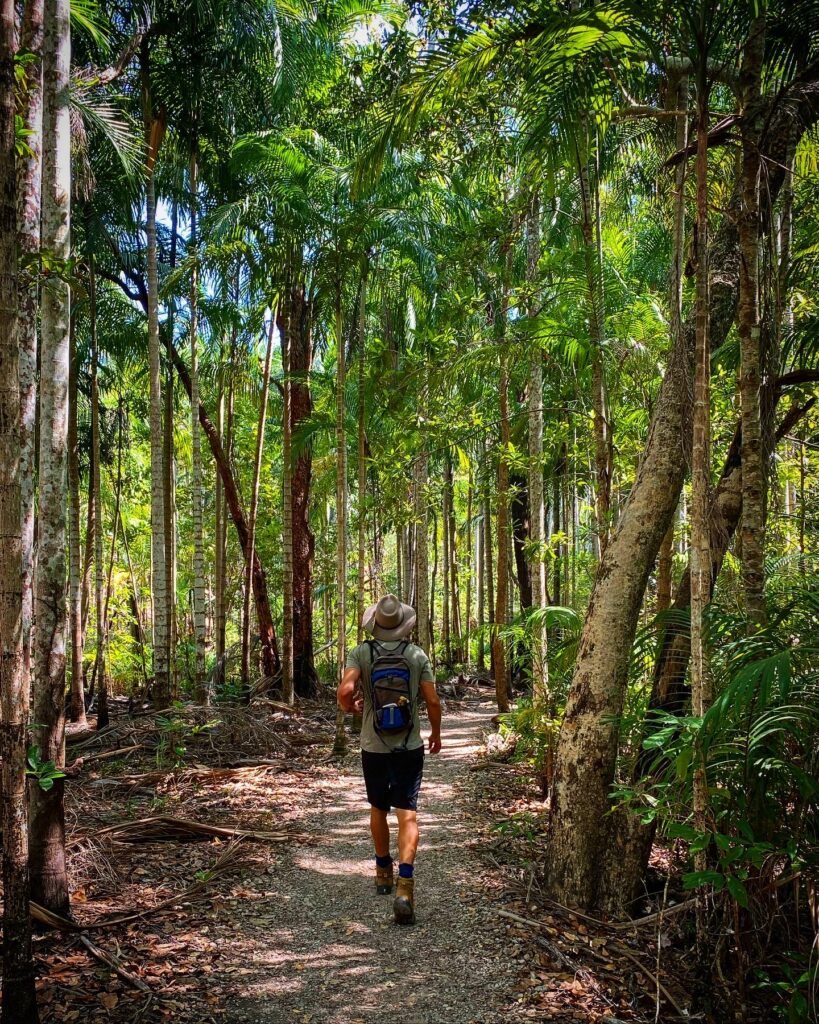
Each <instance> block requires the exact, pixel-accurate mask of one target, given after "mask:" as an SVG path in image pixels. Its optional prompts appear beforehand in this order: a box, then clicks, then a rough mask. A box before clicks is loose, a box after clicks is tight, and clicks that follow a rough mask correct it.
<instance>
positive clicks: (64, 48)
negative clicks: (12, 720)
mask: <svg viewBox="0 0 819 1024" xmlns="http://www.w3.org/2000/svg"><path fill="white" fill-rule="evenodd" d="M70 64H71V35H70V12H69V3H68V0H47V2H46V5H45V26H44V46H43V136H44V139H45V140H46V145H45V147H44V153H43V196H42V202H43V209H42V244H43V248H44V249H45V250H47V251H48V252H50V253H52V254H53V256H54V257H55V258H56V259H58V260H67V259H68V257H69V255H70V243H71V234H70V227H71V225H70V220H71V121H70V111H69V95H68V88H69V75H70ZM70 320H71V294H70V290H69V286H68V284H67V282H66V281H65V280H64V279H63V277H62V276H61V275H60V274H52V275H50V277H49V279H48V281H47V282H46V283H44V285H43V295H42V307H41V329H42V349H41V358H40V505H39V507H40V518H39V551H38V561H37V574H36V586H35V618H36V622H37V630H36V636H35V646H34V651H35V684H34V708H33V712H34V721H35V722H36V723H37V725H36V727H35V728H34V729H33V738H34V742H35V744H36V745H37V746H38V747H39V748H40V756H41V757H42V758H43V759H44V760H53V761H54V763H55V764H57V765H62V764H63V763H64V759H65V748H64V739H65V657H66V653H65V652H66V564H65V549H66V529H65V526H66V521H65V508H66V467H67V458H66V456H67V451H68V376H69V348H70V345H69V332H70ZM31 856H32V897H33V898H34V899H35V900H36V901H37V902H38V903H42V904H44V905H45V906H47V907H48V908H49V909H50V910H53V911H55V912H59V913H65V912H66V911H67V909H68V878H67V875H66V869H65V817H64V808H63V786H62V780H58V781H57V782H56V783H55V785H54V787H53V788H52V789H51V790H50V791H49V792H48V793H44V792H43V791H42V790H41V789H40V787H39V786H34V787H33V788H32V790H31Z"/></svg>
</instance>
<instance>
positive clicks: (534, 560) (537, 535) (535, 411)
mask: <svg viewBox="0 0 819 1024" xmlns="http://www.w3.org/2000/svg"><path fill="white" fill-rule="evenodd" d="M539 258H540V202H539V200H538V198H537V196H533V197H532V200H531V201H530V204H529V211H528V217H527V220H526V277H527V281H528V284H529V288H530V289H531V291H530V294H529V310H528V312H529V316H535V315H536V313H537V303H536V301H535V290H534V289H535V287H536V282H537V264H538V259H539ZM528 440H529V536H530V539H531V543H532V553H531V573H530V578H531V581H532V609H533V611H534V612H535V613H538V612H542V611H543V609H544V608H545V607H546V563H545V559H544V541H545V535H546V519H545V505H544V499H543V353H542V352H541V350H540V347H539V346H537V345H532V352H531V355H530V360H529V438H528ZM546 643H547V639H546V626H545V625H544V624H543V623H542V622H539V621H536V622H535V623H534V624H533V626H532V696H533V699H534V701H535V702H536V703H542V702H543V701H544V699H545V697H546V692H547V688H548V671H549V670H548V663H547V648H546Z"/></svg>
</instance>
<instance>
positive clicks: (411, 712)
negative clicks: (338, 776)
mask: <svg viewBox="0 0 819 1024" xmlns="http://www.w3.org/2000/svg"><path fill="white" fill-rule="evenodd" d="M363 625H364V629H365V630H366V631H367V632H368V633H369V634H370V635H371V636H372V640H367V641H365V643H363V644H359V645H358V647H356V648H354V649H353V650H352V651H350V653H349V654H348V655H347V665H346V668H345V670H344V675H343V676H342V679H341V683H340V684H339V687H338V694H337V696H338V703H339V705H340V706H341V707H342V708H343V709H344V710H345V711H358V712H363V721H362V724H361V764H362V767H363V769H364V783H365V785H366V787H367V800H368V801H369V803H370V831H371V832H372V837H373V843H374V845H375V884H376V891H377V892H378V893H380V894H382V895H386V894H389V893H391V892H392V889H393V883H394V881H395V879H394V873H393V859H392V857H391V855H390V826H389V821H388V818H387V816H388V814H389V812H390V808H393V807H394V808H395V813H396V816H397V818H398V884H397V886H396V890H395V900H394V902H393V913H394V915H395V920H396V921H397V922H398V924H413V923H414V921H415V898H414V887H415V879H414V877H413V871H414V865H415V854H416V851H417V849H418V820H417V814H416V807H417V802H418V792H419V790H420V788H421V777H422V775H423V771H424V741H423V740H422V739H421V719H420V715H419V713H418V705H419V703H420V698H423V699H424V701H425V703H426V705H427V713H428V714H429V724H430V726H431V731H430V734H429V752H430V754H437V753H438V751H439V750H440V749H441V702H440V700H439V699H438V691H437V690H436V689H435V677H434V676H433V674H432V666H431V665H430V663H429V658H428V657H427V654H426V652H425V651H423V650H421V648H420V647H418V646H416V645H415V644H412V643H410V642H409V640H407V639H406V638H407V637H408V636H409V634H410V632H411V630H412V627H413V626H414V625H415V609H414V608H412V607H411V606H410V605H408V604H404V603H403V602H401V601H399V599H398V598H397V597H395V595H394V594H387V596H386V597H382V598H381V600H380V601H378V603H377V604H374V605H372V606H371V607H370V608H368V609H367V611H366V613H365V614H364V622H363ZM359 679H360V680H361V684H362V691H363V697H358V698H356V696H355V689H356V684H357V683H358V681H359Z"/></svg>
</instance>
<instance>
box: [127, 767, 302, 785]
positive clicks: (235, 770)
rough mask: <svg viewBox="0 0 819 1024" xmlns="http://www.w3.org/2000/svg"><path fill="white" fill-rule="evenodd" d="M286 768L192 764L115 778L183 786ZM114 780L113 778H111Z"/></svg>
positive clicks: (133, 782)
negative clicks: (215, 766) (214, 766)
mask: <svg viewBox="0 0 819 1024" xmlns="http://www.w3.org/2000/svg"><path fill="white" fill-rule="evenodd" d="M287 770H288V766H287V765H286V764H285V763H284V762H283V761H262V762H258V761H257V762H255V763H254V764H239V765H231V766H228V765H225V766H220V767H217V768H210V767H208V766H207V765H192V766H191V767H190V768H177V769H172V770H170V771H167V770H162V769H160V770H158V771H154V772H143V773H141V774H140V775H123V776H120V778H118V779H116V780H115V781H116V782H117V784H118V785H120V786H128V787H131V788H133V787H134V786H159V785H160V784H165V785H166V786H169V785H171V784H173V785H178V786H184V785H186V784H187V783H190V782H200V783H208V782H216V783H218V782H243V781H247V780H249V779H252V778H254V777H258V776H264V775H278V774H279V773H280V772H285V771H287ZM112 781H114V780H112Z"/></svg>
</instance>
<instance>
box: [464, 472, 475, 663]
mask: <svg viewBox="0 0 819 1024" xmlns="http://www.w3.org/2000/svg"><path fill="white" fill-rule="evenodd" d="M473 501H474V481H473V479H472V463H471V462H470V464H469V482H468V484H467V491H466V531H465V533H464V537H465V538H466V555H465V561H466V619H465V621H464V662H465V663H466V667H467V669H468V668H469V666H470V664H471V659H472V652H471V650H470V639H471V633H472V579H473V568H472V547H473V545H472V529H473V527H472V503H473Z"/></svg>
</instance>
